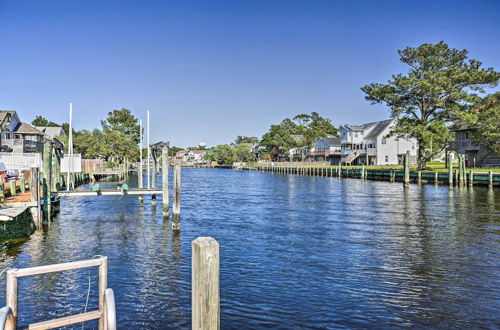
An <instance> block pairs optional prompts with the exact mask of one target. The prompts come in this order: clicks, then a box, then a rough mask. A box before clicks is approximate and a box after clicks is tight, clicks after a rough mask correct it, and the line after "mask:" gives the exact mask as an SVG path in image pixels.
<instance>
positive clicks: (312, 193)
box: [0, 169, 500, 329]
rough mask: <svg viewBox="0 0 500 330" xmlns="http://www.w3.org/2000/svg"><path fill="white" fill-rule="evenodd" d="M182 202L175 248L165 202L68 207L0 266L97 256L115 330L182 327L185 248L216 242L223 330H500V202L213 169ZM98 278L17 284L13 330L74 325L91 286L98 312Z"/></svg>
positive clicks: (487, 194)
mask: <svg viewBox="0 0 500 330" xmlns="http://www.w3.org/2000/svg"><path fill="white" fill-rule="evenodd" d="M130 181H131V182H130V183H131V186H133V185H134V184H135V181H136V179H135V177H131V178H130ZM108 186H109V187H114V184H108ZM87 189H88V187H87ZM182 189H183V192H182V219H181V233H180V235H172V232H171V230H170V227H171V223H170V222H169V221H168V220H167V221H164V220H163V218H162V216H161V198H159V200H158V206H157V208H156V209H155V208H154V207H152V206H151V204H150V199H149V198H146V199H145V202H144V204H143V205H140V204H139V203H138V200H137V197H136V196H127V197H114V196H104V197H100V198H92V197H79V198H77V197H74V198H72V199H65V200H64V201H63V202H62V203H61V209H62V212H61V214H60V215H59V216H58V218H57V219H56V220H55V222H54V223H53V224H52V225H51V227H50V228H49V229H46V230H45V231H44V232H43V233H36V234H35V235H33V236H32V237H31V239H30V240H29V241H27V242H25V243H23V244H19V245H17V246H11V245H9V246H7V245H5V246H4V250H3V251H2V252H1V253H0V260H1V262H0V267H1V269H3V268H7V267H27V266H37V265H44V264H50V263H59V262H66V261H74V260H79V259H87V258H92V257H94V256H96V255H106V256H108V257H109V278H108V286H109V287H111V288H113V289H114V291H115V297H116V302H117V313H118V322H119V326H120V328H123V329H165V328H189V327H190V317H191V309H190V306H191V291H190V290H191V284H190V281H191V268H190V267H191V241H192V240H193V239H195V238H196V237H198V236H212V237H214V238H215V239H217V240H218V241H219V244H220V246H221V326H222V328H224V329H231V328H232V329H247V328H337V327H339V328H366V327H378V328H384V327H388V328H390V327H405V326H406V327H441V328H444V327H461V328H465V327H484V328H495V327H498V326H500V323H499V318H498V315H499V311H500V289H499V287H500V263H499V261H500V260H499V259H500V258H499V252H500V191H499V190H493V189H488V188H477V187H476V188H474V189H470V188H466V189H454V190H449V189H448V187H443V186H440V187H436V186H432V185H423V186H418V185H412V186H411V187H410V189H409V190H407V191H404V190H403V189H402V185H401V184H391V183H386V182H371V181H365V182H363V181H360V180H351V179H342V181H339V180H338V179H336V178H323V177H306V176H287V175H280V174H271V173H258V172H246V171H245V172H241V171H231V170H211V169H183V174H182ZM96 275H97V272H96V271H95V270H94V269H93V270H92V271H91V272H90V273H89V272H88V271H75V272H65V273H58V274H51V275H44V276H36V277H30V278H23V279H21V280H20V296H21V298H20V307H19V308H20V320H21V321H20V322H21V325H26V324H28V323H29V322H34V321H41V320H44V319H47V318H48V317H49V316H52V317H55V316H62V315H69V314H75V313H81V312H83V309H84V306H85V300H86V295H87V290H88V282H89V277H90V280H91V287H90V292H91V294H90V301H89V307H88V308H89V310H92V309H95V308H96V306H97V298H96V286H97V281H96ZM0 285H1V287H2V288H4V287H5V274H3V275H2V276H1V282H0ZM0 295H1V297H0V299H2V301H3V299H4V296H5V290H4V289H2V290H1V291H0ZM85 326H86V327H87V328H92V327H95V323H92V322H90V323H87V324H86V325H85Z"/></svg>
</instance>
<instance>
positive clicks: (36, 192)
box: [31, 167, 42, 229]
mask: <svg viewBox="0 0 500 330" xmlns="http://www.w3.org/2000/svg"><path fill="white" fill-rule="evenodd" d="M31 201H33V202H36V210H37V212H36V214H37V217H36V221H35V225H36V227H37V229H40V228H42V209H41V205H40V169H39V168H38V167H32V168H31Z"/></svg>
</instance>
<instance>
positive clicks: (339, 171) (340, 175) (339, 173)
mask: <svg viewBox="0 0 500 330" xmlns="http://www.w3.org/2000/svg"><path fill="white" fill-rule="evenodd" d="M337 171H338V173H337V175H338V177H339V178H341V177H342V164H341V162H340V161H339V166H338V168H337Z"/></svg>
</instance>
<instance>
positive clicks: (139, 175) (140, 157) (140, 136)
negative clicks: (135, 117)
mask: <svg viewBox="0 0 500 330" xmlns="http://www.w3.org/2000/svg"><path fill="white" fill-rule="evenodd" d="M137 178H138V180H139V182H138V183H139V188H141V189H142V188H144V184H143V182H142V119H141V120H139V171H137Z"/></svg>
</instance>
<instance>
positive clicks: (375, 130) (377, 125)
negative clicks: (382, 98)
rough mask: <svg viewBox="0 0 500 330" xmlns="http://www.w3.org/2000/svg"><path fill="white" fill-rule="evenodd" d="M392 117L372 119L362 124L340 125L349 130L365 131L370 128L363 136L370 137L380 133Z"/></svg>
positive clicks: (390, 121)
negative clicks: (378, 119) (372, 120)
mask: <svg viewBox="0 0 500 330" xmlns="http://www.w3.org/2000/svg"><path fill="white" fill-rule="evenodd" d="M392 121H393V119H387V120H381V121H374V122H371V123H366V124H363V125H349V124H347V125H342V126H341V127H343V128H345V129H347V130H350V131H366V130H368V129H371V131H370V132H369V133H368V134H367V135H366V136H365V139H372V138H375V137H377V136H379V135H380V133H382V132H383V131H384V130H385V129H386V128H387V127H388V126H389V125H390V124H391V123H392Z"/></svg>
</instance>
